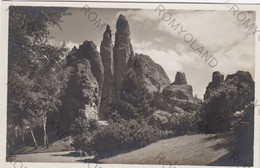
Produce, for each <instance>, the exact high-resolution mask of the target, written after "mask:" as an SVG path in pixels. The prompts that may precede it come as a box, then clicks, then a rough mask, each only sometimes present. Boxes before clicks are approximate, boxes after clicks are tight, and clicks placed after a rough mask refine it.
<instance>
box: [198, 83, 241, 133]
mask: <svg viewBox="0 0 260 168" xmlns="http://www.w3.org/2000/svg"><path fill="white" fill-rule="evenodd" d="M241 96H242V95H240V94H239V92H238V90H237V87H236V86H235V85H232V84H226V83H224V84H222V85H221V86H220V87H218V88H216V89H215V90H212V93H211V95H210V97H209V98H208V99H207V100H206V101H205V102H204V104H203V107H202V115H201V118H202V120H203V123H204V125H207V126H208V127H209V128H210V129H212V130H213V131H214V132H223V131H228V130H230V128H231V124H230V123H231V120H232V118H233V114H234V113H235V112H236V111H238V110H240V104H241Z"/></svg>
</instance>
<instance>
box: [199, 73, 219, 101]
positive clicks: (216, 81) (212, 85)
mask: <svg viewBox="0 0 260 168" xmlns="http://www.w3.org/2000/svg"><path fill="white" fill-rule="evenodd" d="M223 80H224V75H222V74H221V73H220V72H218V71H215V72H213V75H212V82H210V83H209V85H208V86H207V88H206V93H205V95H204V100H205V99H207V98H208V97H209V96H210V94H211V91H212V90H213V89H215V88H217V87H219V86H220V85H221V83H222V82H223Z"/></svg>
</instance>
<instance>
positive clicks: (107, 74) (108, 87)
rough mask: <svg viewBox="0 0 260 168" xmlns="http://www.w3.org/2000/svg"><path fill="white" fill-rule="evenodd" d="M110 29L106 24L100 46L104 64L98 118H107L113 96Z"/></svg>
mask: <svg viewBox="0 0 260 168" xmlns="http://www.w3.org/2000/svg"><path fill="white" fill-rule="evenodd" d="M111 36H112V35H111V29H110V26H109V25H107V28H106V31H105V32H104V35H103V41H102V42H101V46H100V55H101V57H102V62H103V65H104V84H103V88H102V97H101V103H100V109H99V117H100V119H105V118H107V114H108V112H109V111H110V108H111V104H112V102H113V97H114V86H113V79H114V77H113V48H112V38H111Z"/></svg>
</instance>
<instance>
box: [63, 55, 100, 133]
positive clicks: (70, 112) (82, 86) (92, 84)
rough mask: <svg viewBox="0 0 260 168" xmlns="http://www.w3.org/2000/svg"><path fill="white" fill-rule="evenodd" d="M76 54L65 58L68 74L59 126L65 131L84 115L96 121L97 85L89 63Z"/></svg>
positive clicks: (98, 98) (98, 97) (98, 93)
mask: <svg viewBox="0 0 260 168" xmlns="http://www.w3.org/2000/svg"><path fill="white" fill-rule="evenodd" d="M77 56H78V55H77V52H76V53H74V54H71V55H69V56H68V57H67V60H68V66H67V67H66V71H68V72H69V73H70V76H69V80H68V83H67V89H66V90H65V96H64V97H63V98H62V104H63V106H62V113H61V115H62V117H61V118H63V120H62V121H61V124H62V125H63V127H64V128H66V130H69V129H70V124H71V123H73V122H74V121H75V119H76V118H77V117H78V116H80V115H81V114H84V115H85V116H86V117H88V118H94V119H98V105H99V103H100V94H101V93H100V91H99V83H98V81H97V79H96V77H95V76H94V75H93V74H92V68H91V63H90V61H89V60H87V59H86V58H78V57H77Z"/></svg>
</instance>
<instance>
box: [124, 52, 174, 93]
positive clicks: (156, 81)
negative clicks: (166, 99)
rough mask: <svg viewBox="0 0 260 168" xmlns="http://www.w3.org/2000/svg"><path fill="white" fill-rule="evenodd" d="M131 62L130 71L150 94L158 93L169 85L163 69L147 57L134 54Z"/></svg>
mask: <svg viewBox="0 0 260 168" xmlns="http://www.w3.org/2000/svg"><path fill="white" fill-rule="evenodd" d="M131 61H132V63H131V66H130V69H132V70H134V72H135V74H136V76H137V78H138V80H140V81H142V83H143V86H144V87H145V88H146V89H147V90H148V92H149V93H150V94H154V93H157V92H160V91H161V90H162V88H164V87H165V86H166V85H169V84H170V83H171V81H170V79H169V77H168V76H167V74H166V72H165V71H164V69H163V68H162V67H161V66H160V65H159V64H156V63H155V62H154V61H153V60H152V59H151V58H150V57H149V56H147V55H143V54H135V57H134V58H133V59H132V60H131ZM129 62H130V61H129ZM129 65H130V63H129Z"/></svg>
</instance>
